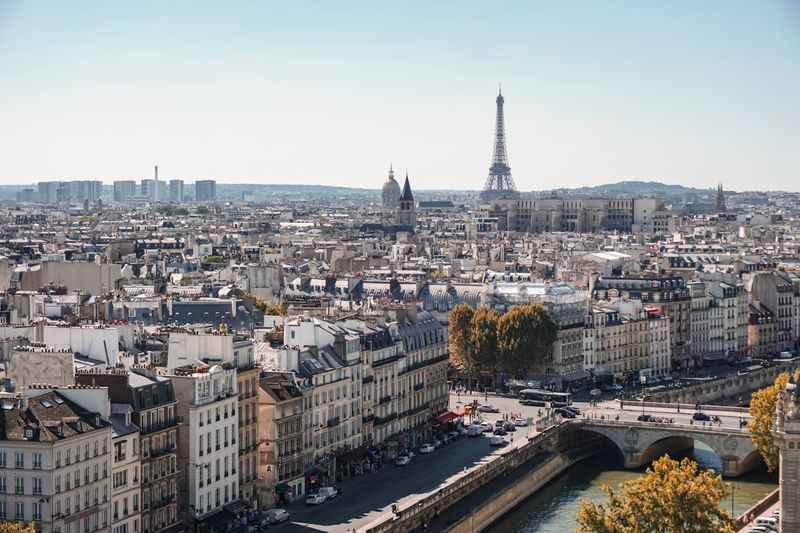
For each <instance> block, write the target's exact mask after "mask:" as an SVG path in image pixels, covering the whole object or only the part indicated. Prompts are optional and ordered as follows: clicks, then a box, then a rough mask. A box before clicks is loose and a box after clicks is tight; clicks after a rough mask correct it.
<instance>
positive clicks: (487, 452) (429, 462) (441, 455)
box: [270, 393, 747, 533]
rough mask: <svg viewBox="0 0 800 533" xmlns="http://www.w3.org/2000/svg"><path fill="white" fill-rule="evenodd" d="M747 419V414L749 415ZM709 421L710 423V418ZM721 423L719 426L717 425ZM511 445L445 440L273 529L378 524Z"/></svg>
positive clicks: (498, 402) (615, 405)
mask: <svg viewBox="0 0 800 533" xmlns="http://www.w3.org/2000/svg"><path fill="white" fill-rule="evenodd" d="M476 399H477V400H478V402H479V403H481V404H484V403H486V401H485V397H484V395H464V394H460V395H456V394H455V393H452V394H451V396H450V408H451V409H454V410H456V409H460V408H462V407H463V405H464V403H469V402H471V401H473V400H476ZM488 403H489V404H491V405H493V406H495V407H497V408H498V409H499V410H500V413H481V414H480V417H481V418H482V419H483V420H486V421H488V422H490V423H494V421H495V420H497V419H499V418H502V417H503V416H504V415H508V416H509V417H510V416H511V415H515V414H516V415H521V416H522V417H524V418H532V419H534V420H535V419H537V418H538V417H539V413H540V411H541V412H542V413H544V411H545V409H544V408H542V407H535V406H524V405H521V404H520V403H519V400H517V399H516V398H506V397H502V396H494V395H490V396H489V401H488ZM574 406H575V407H578V408H579V409H580V411H581V413H582V415H581V416H582V417H587V418H592V417H596V418H600V417H604V418H605V419H612V420H613V419H615V418H616V417H619V420H624V421H636V420H637V418H638V417H639V415H641V414H642V411H641V408H640V407H639V406H638V405H635V404H634V403H631V404H629V405H626V406H625V409H624V410H620V409H619V402H617V401H616V400H607V401H603V402H600V403H599V404H598V405H597V406H594V407H592V406H591V405H590V404H589V403H587V402H575V403H574ZM704 412H705V413H707V414H709V415H718V416H719V417H720V418H721V420H722V428H725V429H738V428H739V419H740V415H739V414H738V413H729V412H717V411H704ZM645 413H646V414H650V415H653V416H657V417H663V418H671V419H674V421H675V423H676V424H681V425H689V424H690V419H691V416H692V414H693V411H690V412H681V413H678V412H677V411H676V410H674V409H663V408H658V409H650V408H648V409H646V410H645ZM745 418H747V417H745ZM702 424H703V422H697V421H695V422H694V423H693V425H695V426H697V425H702ZM705 424H707V425H711V424H710V423H709V422H706V423H705ZM714 426H715V427H718V425H717V424H714ZM533 432H534V428H533V427H521V428H517V431H515V432H512V433H509V434H508V435H507V437H506V438H507V439H509V440H512V441H513V445H514V446H520V445H522V444H523V443H524V442H526V441H527V437H528V435H529V434H531V433H533ZM509 449H510V446H506V447H504V448H499V449H498V448H492V447H491V446H490V445H489V439H488V437H487V436H481V437H477V438H467V437H463V438H461V439H459V440H457V441H455V442H452V443H450V444H447V445H445V446H443V447H442V448H440V449H438V450H436V451H434V452H433V453H431V454H420V453H417V454H416V455H415V456H414V458H413V459H412V461H411V463H410V464H409V465H407V466H403V467H397V466H394V465H393V464H385V465H384V466H383V468H381V469H380V470H379V471H377V472H372V473H368V474H365V475H363V476H359V477H355V478H351V479H348V480H346V481H344V482H342V483H340V484H338V485H337V487H338V488H339V489H340V491H341V494H340V495H339V496H338V497H336V498H335V499H334V500H331V501H328V502H325V503H323V504H321V505H317V506H307V505H306V504H305V503H304V500H300V501H298V502H294V503H292V504H291V505H290V506H288V507H287V509H288V510H289V512H290V515H291V518H290V523H286V524H281V525H279V526H273V527H272V528H270V530H273V531H286V532H294V531H331V532H343V533H344V532H348V531H353V530H354V529H356V530H358V529H361V528H363V527H365V526H367V525H368V524H370V523H372V522H374V521H375V520H377V519H378V518H380V517H381V516H389V515H390V514H391V506H392V504H394V503H397V504H398V505H399V507H400V508H405V507H407V506H409V505H411V504H413V503H414V502H416V501H419V500H420V499H422V498H424V497H425V496H427V495H428V494H430V493H432V492H434V491H436V490H437V489H439V488H440V487H442V486H443V485H446V484H447V483H450V482H452V481H453V480H454V479H456V478H457V477H459V476H461V475H464V473H466V472H467V471H468V470H469V469H472V468H475V467H477V466H479V465H481V464H484V463H486V462H488V461H491V460H492V459H493V458H494V457H496V456H497V455H498V454H502V453H505V452H506V451H508V450H509Z"/></svg>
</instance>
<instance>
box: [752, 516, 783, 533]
mask: <svg viewBox="0 0 800 533" xmlns="http://www.w3.org/2000/svg"><path fill="white" fill-rule="evenodd" d="M756 525H757V526H765V527H768V528H770V529H772V530H773V531H778V520H777V519H776V518H772V517H771V516H759V517H758V518H756Z"/></svg>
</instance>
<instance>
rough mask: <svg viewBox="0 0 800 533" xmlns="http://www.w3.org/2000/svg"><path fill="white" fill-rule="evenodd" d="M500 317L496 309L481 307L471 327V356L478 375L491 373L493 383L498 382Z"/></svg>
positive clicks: (471, 322) (473, 318)
mask: <svg viewBox="0 0 800 533" xmlns="http://www.w3.org/2000/svg"><path fill="white" fill-rule="evenodd" d="M499 319H500V315H499V314H498V312H497V311H495V310H494V309H490V308H488V307H480V308H478V310H477V311H475V312H474V313H473V315H472V320H471V321H470V325H469V343H470V350H469V355H470V356H471V357H472V360H473V361H472V365H471V366H472V367H473V368H474V369H475V371H476V373H480V372H483V371H491V373H492V382H493V383H494V382H496V381H497V368H498V367H497V365H498V361H499V360H498V357H497V323H498V320H499Z"/></svg>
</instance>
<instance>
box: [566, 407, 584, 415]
mask: <svg viewBox="0 0 800 533" xmlns="http://www.w3.org/2000/svg"><path fill="white" fill-rule="evenodd" d="M563 409H566V410H567V411H570V412H572V413H574V414H576V415H580V414H581V410H580V409H578V408H577V407H573V406H571V405H567V406H566V407H564V408H563Z"/></svg>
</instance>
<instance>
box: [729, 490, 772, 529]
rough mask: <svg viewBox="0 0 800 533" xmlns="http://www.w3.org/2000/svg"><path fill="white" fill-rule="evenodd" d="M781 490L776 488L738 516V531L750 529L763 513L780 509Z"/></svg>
mask: <svg viewBox="0 0 800 533" xmlns="http://www.w3.org/2000/svg"><path fill="white" fill-rule="evenodd" d="M780 495H781V490H780V489H779V488H778V489H775V490H774V491H772V492H770V493H769V494H767V495H766V496H764V498H762V499H761V500H760V501H758V502H756V503H755V504H754V505H753V506H752V507H750V508H749V509H747V510H746V511H745V512H743V513H742V514H740V515H739V516H737V517H736V531H749V530H750V527H751V526H752V525H754V524H753V523H754V522H755V520H756V519H757V518H758V517H759V516H761V515H762V514H765V513H768V512H771V511H773V510H774V509H780V501H779V499H780Z"/></svg>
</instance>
